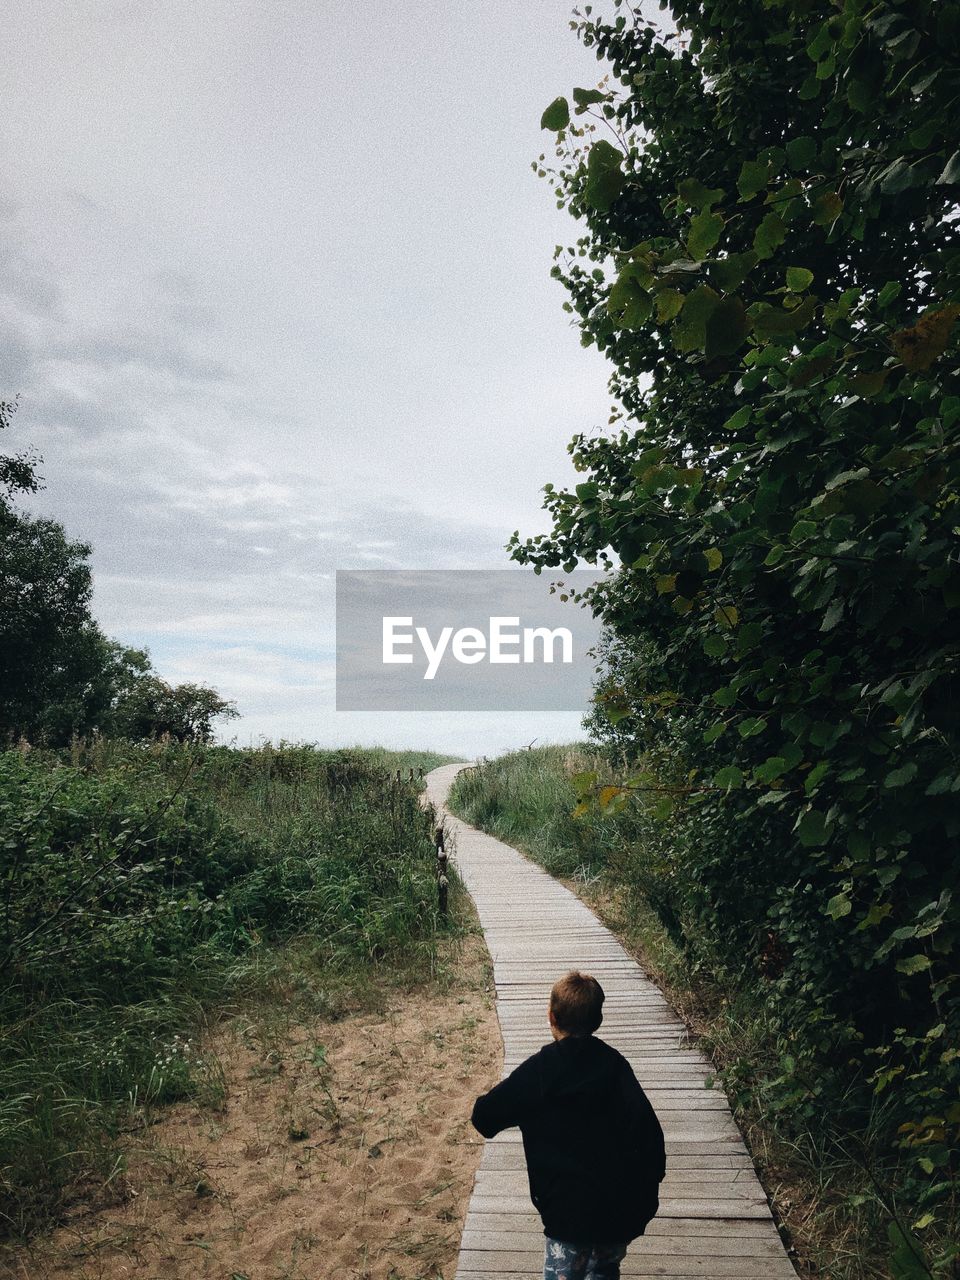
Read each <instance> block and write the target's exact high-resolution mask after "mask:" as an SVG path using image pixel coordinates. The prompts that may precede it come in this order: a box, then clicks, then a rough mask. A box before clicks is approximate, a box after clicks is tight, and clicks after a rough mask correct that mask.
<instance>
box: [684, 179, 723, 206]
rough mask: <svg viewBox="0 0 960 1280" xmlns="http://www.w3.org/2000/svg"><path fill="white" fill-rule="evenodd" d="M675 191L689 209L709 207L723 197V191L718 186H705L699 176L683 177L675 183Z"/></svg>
mask: <svg viewBox="0 0 960 1280" xmlns="http://www.w3.org/2000/svg"><path fill="white" fill-rule="evenodd" d="M677 191H678V192H679V193H680V199H681V200H683V201H684V203H685V204H688V205H689V206H690V208H691V209H709V208H710V206H711V205H713V204H716V203H717V202H718V201H719V200H722V199H723V192H722V191H721V189H720V188H719V187H706V186H704V184H703V183H702V182H701V181H700V180H699V178H684V179H683V181H682V182H679V183H677Z"/></svg>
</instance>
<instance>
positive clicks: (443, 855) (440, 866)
mask: <svg viewBox="0 0 960 1280" xmlns="http://www.w3.org/2000/svg"><path fill="white" fill-rule="evenodd" d="M434 841H435V843H436V846H437V905H438V907H439V908H440V914H441V916H444V917H445V916H446V914H447V893H448V890H449V887H450V881H449V879H448V878H447V851H446V849H445V847H444V843H443V825H442V824H441V825H440V826H439V827H437V829H436V832H435V833H434Z"/></svg>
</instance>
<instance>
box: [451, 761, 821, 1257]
mask: <svg viewBox="0 0 960 1280" xmlns="http://www.w3.org/2000/svg"><path fill="white" fill-rule="evenodd" d="M462 767H463V766H461V765H444V766H443V767H441V768H439V769H435V770H434V771H433V772H432V773H431V774H429V776H428V778H427V795H428V798H429V799H430V800H432V801H433V803H434V804H435V805H436V807H437V809H438V812H441V813H443V814H444V820H445V825H446V828H447V830H448V831H449V832H450V833H451V834H452V836H453V846H454V855H453V856H454V861H455V863H456V866H457V869H458V871H459V873H460V876H461V878H462V879H463V881H464V883H465V884H466V886H467V888H468V890H469V891H470V895H471V897H472V898H473V900H474V902H475V903H476V907H477V911H478V913H479V916H480V923H481V924H482V926H483V932H484V935H485V937H486V941H487V946H488V948H489V950H490V955H491V957H492V960H493V969H494V980H495V982H496V989H497V1010H498V1013H499V1017H500V1026H501V1029H502V1032H503V1043H504V1074H506V1073H507V1072H509V1071H511V1070H512V1069H513V1068H514V1067H515V1066H516V1065H517V1064H518V1063H519V1062H521V1061H522V1060H523V1059H524V1058H525V1057H527V1056H528V1055H529V1054H531V1053H533V1052H535V1051H536V1050H537V1049H538V1048H540V1046H541V1045H543V1044H545V1043H546V1042H547V1041H548V1040H549V1038H550V1033H549V1030H548V1028H547V1021H546V1009H547V998H548V995H549V992H550V988H551V986H552V985H553V983H554V981H555V980H556V978H558V977H559V976H560V975H561V974H562V973H564V972H566V971H567V970H568V969H572V968H580V969H583V970H584V972H587V973H592V974H593V975H594V976H595V977H596V978H597V979H598V980H599V981H600V983H601V985H602V986H603V989H604V991H605V993H606V1002H605V1004H604V1019H603V1026H602V1027H601V1029H600V1032H599V1035H600V1036H601V1037H602V1038H603V1039H604V1040H606V1041H608V1042H609V1043H610V1044H612V1045H614V1046H615V1047H616V1048H617V1049H619V1050H620V1052H621V1053H623V1054H624V1056H625V1057H626V1058H628V1059H629V1061H630V1063H631V1065H632V1066H633V1069H634V1071H635V1072H636V1074H637V1078H638V1079H639V1081H640V1083H641V1084H642V1085H643V1087H644V1089H645V1090H646V1092H647V1096H648V1097H649V1098H650V1101H651V1103H652V1104H653V1107H654V1110H655V1111H656V1113H657V1115H658V1116H659V1118H660V1123H661V1124H662V1125H663V1130H664V1135H665V1138H666V1145H667V1175H666V1178H665V1180H664V1182H663V1183H662V1184H661V1187H660V1212H659V1214H658V1215H657V1217H656V1218H654V1220H653V1221H652V1222H651V1223H650V1225H649V1226H648V1228H647V1234H646V1235H645V1236H644V1237H642V1238H641V1239H640V1240H637V1241H635V1242H634V1244H633V1245H632V1246H631V1247H630V1251H629V1253H628V1254H627V1257H626V1260H625V1261H624V1263H623V1267H622V1271H623V1275H624V1276H625V1277H627V1276H670V1277H674V1280H693V1277H696V1278H697V1280H731V1278H735V1280H796V1272H795V1270H794V1268H793V1266H792V1265H791V1263H790V1260H789V1259H788V1257H787V1254H786V1252H785V1250H784V1247H783V1244H782V1242H781V1240H780V1237H779V1235H778V1233H777V1229H776V1227H775V1226H774V1222H773V1218H772V1217H771V1214H770V1208H769V1205H768V1203H767V1199H766V1196H765V1194H764V1192H763V1189H762V1187H761V1186H760V1183H759V1182H758V1180H757V1176H756V1174H755V1173H754V1169H753V1165H752V1163H751V1160H750V1157H749V1155H748V1154H747V1150H746V1147H745V1146H744V1142H743V1138H742V1137H741V1134H740V1131H739V1129H738V1128H737V1126H736V1124H735V1123H734V1121H733V1117H732V1116H731V1114H730V1109H729V1106H728V1104H727V1100H726V1098H725V1097H724V1095H723V1093H722V1092H721V1091H720V1090H719V1089H707V1088H705V1081H706V1078H707V1076H708V1075H709V1074H710V1071H711V1068H710V1063H709V1061H708V1060H707V1058H705V1057H704V1056H703V1054H702V1053H700V1052H699V1050H698V1049H697V1048H696V1046H695V1045H694V1044H693V1043H691V1041H690V1037H689V1033H688V1031H687V1028H686V1027H685V1025H684V1024H683V1023H682V1022H680V1021H679V1020H678V1018H677V1016H676V1014H675V1013H674V1012H673V1010H672V1009H671V1008H670V1006H669V1005H668V1004H667V1002H666V1001H665V1000H664V998H663V996H662V994H661V993H660V990H659V988H658V987H657V986H655V985H654V983H652V982H651V981H650V980H649V979H648V978H647V977H646V976H645V975H644V973H643V970H642V969H641V968H640V966H639V965H638V964H637V963H636V961H635V960H634V959H632V957H631V956H629V955H628V954H627V952H626V951H625V950H624V949H623V947H621V946H620V944H619V942H617V940H616V938H615V937H614V935H613V934H612V933H611V932H610V931H609V929H607V928H605V927H604V926H603V925H602V924H601V923H600V921H599V920H598V919H597V918H596V916H595V915H594V914H593V912H592V911H590V910H589V908H588V907H586V906H585V905H584V904H583V903H582V902H581V901H580V900H579V898H577V897H576V896H575V895H574V894H572V893H570V892H569V890H567V889H565V888H564V887H563V885H561V884H559V883H558V882H557V881H556V880H554V878H553V877H552V876H550V875H548V874H547V873H546V872H545V871H543V870H541V868H539V867H537V866H535V865H534V864H533V863H532V862H530V861H529V860H528V859H526V858H524V857H523V856H522V855H521V854H519V853H518V852H517V851H516V850H515V849H512V848H511V847H510V846H509V845H506V844H503V843H502V842H501V841H499V840H496V839H494V838H493V837H492V836H488V835H485V834H483V833H482V832H480V831H477V830H475V829H474V828H473V827H470V826H468V825H467V824H466V823H464V822H461V821H460V820H459V819H458V818H455V817H453V816H452V815H451V814H448V813H447V812H446V810H445V809H444V808H443V804H444V801H445V799H446V796H447V792H448V791H449V788H450V785H451V783H452V781H453V779H454V777H455V776H456V774H457V772H458V771H459V769H460V768H462ZM542 1267H543V1228H542V1226H541V1223H540V1219H539V1217H538V1216H537V1214H536V1212H535V1210H534V1209H533V1206H532V1205H531V1203H530V1198H529V1193H528V1188H527V1177H526V1166H525V1164H524V1158H523V1147H522V1146H521V1142H520V1134H519V1131H518V1130H516V1129H509V1130H507V1131H506V1132H505V1133H502V1134H500V1135H499V1136H498V1137H496V1138H494V1139H492V1140H491V1141H488V1142H487V1143H486V1145H485V1147H484V1151H483V1156H482V1159H481V1162H480V1168H479V1170H478V1172H477V1177H476V1181H475V1183H474V1187H473V1194H472V1196H471V1198H470V1205H469V1208H468V1210H467V1220H466V1223H465V1226H464V1231H463V1239H462V1242H461V1246H460V1257H459V1261H458V1265H457V1273H456V1274H457V1280H505V1278H507V1280H537V1277H540V1276H541V1275H542Z"/></svg>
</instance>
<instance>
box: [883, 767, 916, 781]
mask: <svg viewBox="0 0 960 1280" xmlns="http://www.w3.org/2000/svg"><path fill="white" fill-rule="evenodd" d="M916 776H917V766H916V765H915V764H914V763H913V762H912V761H911V762H910V763H909V764H903V765H901V766H900V768H899V769H891V770H890V772H889V773H888V774H887V776H886V777H885V778H884V780H883V785H884V786H885V787H905V786H906V785H907V783H908V782H912V781H913V779H914V778H915V777H916Z"/></svg>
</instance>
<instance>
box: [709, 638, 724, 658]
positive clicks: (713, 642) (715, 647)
mask: <svg viewBox="0 0 960 1280" xmlns="http://www.w3.org/2000/svg"><path fill="white" fill-rule="evenodd" d="M703 652H704V653H705V654H706V655H707V657H708V658H722V657H723V655H724V654H725V653H726V652H727V642H726V640H724V638H723V636H718V635H717V634H716V633H713V634H711V635H708V636H705V637H704V640H703Z"/></svg>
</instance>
